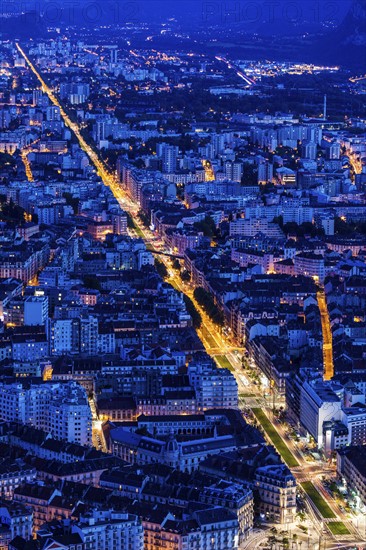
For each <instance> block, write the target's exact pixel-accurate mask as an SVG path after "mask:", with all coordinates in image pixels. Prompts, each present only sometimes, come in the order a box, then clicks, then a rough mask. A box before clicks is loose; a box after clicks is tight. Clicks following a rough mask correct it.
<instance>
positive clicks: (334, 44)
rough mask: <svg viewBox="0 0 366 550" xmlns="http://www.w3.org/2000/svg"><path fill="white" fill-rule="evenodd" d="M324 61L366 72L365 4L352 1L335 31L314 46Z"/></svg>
mask: <svg viewBox="0 0 366 550" xmlns="http://www.w3.org/2000/svg"><path fill="white" fill-rule="evenodd" d="M315 51H316V52H317V53H319V52H320V55H321V58H322V59H324V61H327V62H332V63H336V64H340V65H345V66H348V67H354V68H357V69H361V70H362V69H363V70H365V71H366V2H365V1H364V0H354V1H353V4H352V6H351V8H350V10H349V12H348V13H347V15H346V17H345V18H344V20H343V21H342V23H341V24H340V25H339V27H338V28H337V29H335V30H334V31H331V32H330V33H329V34H328V35H327V36H325V37H324V38H323V39H322V40H321V41H320V42H319V43H317V44H316V45H315Z"/></svg>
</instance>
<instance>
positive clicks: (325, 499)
mask: <svg viewBox="0 0 366 550" xmlns="http://www.w3.org/2000/svg"><path fill="white" fill-rule="evenodd" d="M16 47H17V49H18V52H19V53H20V54H21V56H22V57H23V58H24V59H25V61H26V64H27V65H28V67H29V68H30V70H31V71H32V72H33V73H34V75H35V76H36V77H37V79H38V81H39V82H40V84H41V86H42V89H43V91H44V93H46V94H47V96H48V97H49V99H50V101H51V102H52V104H53V105H55V106H57V107H59V109H60V114H61V117H62V119H63V121H64V123H65V124H66V126H68V127H69V128H70V130H71V131H72V132H73V133H74V135H75V137H76V139H77V140H78V142H79V145H80V147H81V149H82V150H83V151H84V152H85V153H86V154H87V156H88V157H89V159H90V161H91V163H92V164H93V165H94V167H95V169H96V172H97V173H98V175H99V176H100V178H101V180H102V181H103V183H104V184H105V185H106V186H108V187H109V188H110V189H111V191H112V193H113V195H114V196H115V198H116V199H117V200H118V202H119V204H120V206H121V208H122V209H124V210H126V211H127V212H128V213H129V214H130V215H131V217H132V219H133V222H134V224H135V227H136V232H137V234H138V236H140V237H141V238H142V239H143V240H144V241H145V243H146V244H148V245H149V248H150V249H151V243H154V242H155V243H157V242H158V241H157V239H156V236H155V235H154V234H153V233H152V232H151V231H150V230H149V229H146V228H145V227H144V225H143V224H142V222H141V221H140V220H139V219H138V217H137V212H138V210H139V206H138V204H136V203H135V202H134V201H133V200H132V199H131V198H130V197H129V196H128V195H127V193H126V192H125V191H124V190H123V189H122V188H121V187H120V185H119V184H118V182H117V179H116V176H115V174H114V173H111V171H110V170H109V169H108V168H107V167H106V166H105V164H104V163H103V162H102V161H101V160H100V158H99V156H98V154H97V153H96V152H95V151H94V150H93V148H92V147H91V146H90V145H89V144H88V143H87V141H86V140H85V138H84V137H83V135H82V134H81V130H80V127H79V125H78V124H77V123H76V122H73V121H72V120H71V119H70V117H69V115H68V114H67V112H66V111H65V109H64V108H63V107H62V105H61V103H60V101H59V100H58V98H57V96H56V95H55V93H54V92H53V90H52V89H51V88H50V87H49V86H48V85H47V84H46V82H45V81H44V79H43V78H42V76H41V74H40V73H39V72H38V70H37V69H36V67H35V66H34V64H33V63H32V62H31V60H30V59H29V57H28V56H27V55H26V53H25V52H24V50H23V49H22V48H21V46H20V45H19V44H18V43H16ZM160 244H161V243H159V245H160ZM152 251H153V252H159V250H154V249H152ZM161 260H162V261H163V262H164V264H165V266H166V268H167V269H168V273H169V277H168V279H167V280H168V282H170V283H171V284H172V285H173V286H174V287H175V288H176V289H177V290H178V291H180V292H183V293H184V294H185V295H187V296H188V297H189V298H190V299H191V300H192V301H193V304H194V306H195V308H196V309H197V311H198V312H199V313H200V315H201V317H202V328H201V329H200V330H199V331H198V334H199V337H200V339H201V341H202V343H203V345H204V347H205V349H206V351H207V353H208V354H209V355H210V356H211V357H213V358H216V361H217V363H218V364H219V366H224V365H223V364H222V363H223V362H227V364H228V365H230V370H231V371H232V372H233V374H234V375H235V377H236V380H237V383H238V388H239V394H241V396H243V397H241V399H240V403H241V406H242V407H243V408H252V410H253V413H254V415H255V416H256V418H257V420H258V421H259V423H260V424H261V425H262V427H263V429H264V431H265V434H266V437H267V439H268V441H269V442H270V443H272V444H273V445H274V446H275V447H276V448H277V450H278V452H279V453H280V454H281V455H282V458H283V459H284V461H285V462H286V463H287V464H288V466H289V467H290V468H291V470H292V472H293V474H294V475H295V477H296V478H297V481H298V483H299V485H300V484H302V488H303V490H304V494H305V497H306V500H307V504H308V507H309V508H310V509H311V510H312V511H313V512H315V513H313V516H312V517H313V520H314V525H315V527H316V529H317V531H318V534H319V541H320V539H321V538H322V539H323V542H326V540H325V539H326V538H328V539H330V540H329V544H328V546H327V547H331V546H332V544H333V546H334V540H336V539H337V540H342V541H345V540H347V541H351V540H353V541H355V540H360V537H359V536H358V534H357V532H356V530H355V528H354V527H353V525H352V523H351V521H350V520H349V519H348V518H347V517H346V515H345V514H344V513H343V512H342V511H341V510H340V508H339V507H338V505H337V504H336V503H335V501H334V500H333V498H331V497H330V496H329V494H327V493H326V492H325V491H324V488H323V487H322V485H321V482H320V480H321V477H322V476H323V475H324V474H325V470H324V468H325V464H324V463H321V462H319V463H315V464H314V463H309V462H307V461H306V459H305V457H304V456H303V454H302V453H301V451H300V450H299V449H298V448H297V446H296V445H295V443H294V442H293V441H288V440H286V438H285V434H284V432H283V428H281V426H279V425H278V423H277V422H275V421H274V420H273V419H272V417H271V415H272V413H271V411H270V407H269V406H268V403H267V402H266V399H265V398H263V395H262V394H261V392H260V390H259V387H258V386H255V385H254V384H250V382H248V380H247V378H246V377H245V371H243V368H242V364H241V361H240V360H239V359H238V357H237V355H236V353H235V350H237V351H238V352H239V353H243V351H244V350H243V349H238V348H235V347H234V346H233V345H232V344H231V343H230V342H229V341H228V340H227V338H226V337H225V336H224V335H223V334H220V332H219V330H218V327H217V326H215V325H214V324H213V323H212V321H211V320H210V319H209V317H208V316H207V315H206V314H205V312H204V311H203V310H202V308H201V307H200V306H199V304H198V303H197V302H196V300H195V299H194V295H193V289H192V287H191V285H187V284H185V283H183V282H182V281H181V279H180V278H179V276H178V275H177V274H176V273H174V271H173V270H172V268H171V263H170V260H169V259H168V258H167V257H164V256H161ZM321 300H322V298H321V297H320V300H319V301H320V305H322V301H321ZM324 303H325V300H324ZM326 328H327V327H326V326H324V330H323V337H324V332H325V330H326ZM327 357H330V355H329V354H327ZM223 358H224V361H223ZM326 365H327V372H328V374H329V373H330V359H329V360H328V359H327V360H326ZM328 367H329V368H328ZM245 394H246V395H248V394H250V398H248V399H247V398H246V397H245ZM255 404H256V406H254V405H255ZM258 410H259V411H260V412H258ZM329 471H330V470H329ZM307 482H311V485H307V484H306V483H307ZM314 491H315V493H314ZM324 504H326V505H327V506H328V508H329V510H331V514H329V517H325V513H324V510H325V509H326V508H325V506H324ZM310 514H311V511H310ZM333 521H334V522H338V523H340V524H342V525H343V526H344V529H343V535H342V537H339V536H338V535H335V534H334V532H333V534H332V531H331V529H328V530H327V531H326V533H324V525H328V524H330V523H332V522H333ZM332 538H333V543H332ZM314 548H315V547H314Z"/></svg>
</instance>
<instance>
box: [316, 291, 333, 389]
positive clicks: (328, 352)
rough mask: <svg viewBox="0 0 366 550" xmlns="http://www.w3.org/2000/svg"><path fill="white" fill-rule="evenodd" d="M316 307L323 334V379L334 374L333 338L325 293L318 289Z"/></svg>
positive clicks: (329, 378) (330, 377) (329, 377)
mask: <svg viewBox="0 0 366 550" xmlns="http://www.w3.org/2000/svg"><path fill="white" fill-rule="evenodd" d="M317 300H318V307H319V311H320V319H321V324H322V334H323V365H324V372H323V376H324V380H331V379H332V378H333V375H334V365H333V338H332V330H331V326H330V319H329V313H328V308H327V302H326V298H325V293H324V291H322V290H319V292H318V293H317Z"/></svg>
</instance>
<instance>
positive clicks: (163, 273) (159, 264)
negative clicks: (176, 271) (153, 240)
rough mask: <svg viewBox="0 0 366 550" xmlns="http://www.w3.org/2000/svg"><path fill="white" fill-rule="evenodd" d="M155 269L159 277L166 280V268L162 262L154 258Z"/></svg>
mask: <svg viewBox="0 0 366 550" xmlns="http://www.w3.org/2000/svg"><path fill="white" fill-rule="evenodd" d="M155 269H156V271H157V272H158V273H159V275H160V277H161V278H162V279H166V278H167V277H168V270H167V268H166V267H165V265H164V264H163V262H162V261H160V260H158V259H157V258H155Z"/></svg>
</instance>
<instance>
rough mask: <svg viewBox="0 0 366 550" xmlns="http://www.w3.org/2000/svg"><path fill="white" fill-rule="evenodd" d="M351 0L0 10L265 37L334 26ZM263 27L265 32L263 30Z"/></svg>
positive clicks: (89, 0) (87, 2) (64, 4)
mask: <svg viewBox="0 0 366 550" xmlns="http://www.w3.org/2000/svg"><path fill="white" fill-rule="evenodd" d="M351 3H352V0H67V1H64V0H49V1H46V0H25V1H23V2H21V3H20V2H15V1H14V0H8V1H7V2H4V3H3V5H2V7H3V9H4V6H10V5H11V4H13V5H14V6H17V5H18V6H19V5H20V4H21V5H22V7H24V6H25V5H27V6H29V8H35V9H39V7H40V8H41V9H43V10H44V11H46V14H48V16H49V17H48V19H50V20H52V19H55V20H56V19H57V12H58V13H61V12H63V18H64V17H65V14H66V15H67V14H70V13H71V12H73V13H74V14H77V19H78V21H79V22H80V23H85V22H89V23H93V22H95V23H97V22H98V21H99V20H101V19H103V20H105V19H107V20H108V21H109V22H113V21H115V22H120V23H121V22H122V23H123V22H126V21H128V20H131V21H152V20H155V21H156V20H167V19H168V18H169V17H175V18H177V19H178V20H179V22H181V23H182V24H183V25H184V26H185V27H187V28H189V27H190V26H192V25H197V24H204V23H208V24H210V25H211V24H212V25H230V24H242V25H243V27H244V28H246V29H247V30H248V32H251V30H252V31H255V32H261V30H263V31H264V32H265V33H267V32H268V29H265V27H267V26H268V25H269V26H270V27H271V29H272V31H273V32H274V33H283V34H286V33H287V31H288V30H289V29H290V28H291V27H293V26H295V27H296V28H297V29H298V30H300V29H301V28H302V27H304V29H305V30H308V27H309V25H314V27H318V25H323V26H324V24H329V25H330V26H332V25H334V26H337V25H338V24H339V23H340V22H341V21H342V19H343V18H344V16H345V14H346V13H347V11H348V9H349V7H350V5H351ZM262 26H263V27H262Z"/></svg>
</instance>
